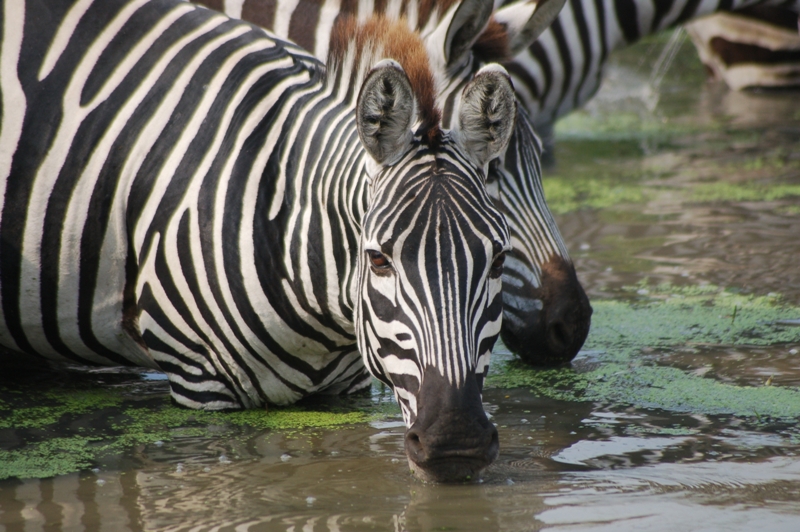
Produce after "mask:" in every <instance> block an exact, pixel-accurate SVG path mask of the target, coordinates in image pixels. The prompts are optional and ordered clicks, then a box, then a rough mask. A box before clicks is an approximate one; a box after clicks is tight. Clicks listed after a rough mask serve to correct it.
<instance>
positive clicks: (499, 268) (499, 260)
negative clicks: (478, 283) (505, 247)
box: [489, 252, 506, 279]
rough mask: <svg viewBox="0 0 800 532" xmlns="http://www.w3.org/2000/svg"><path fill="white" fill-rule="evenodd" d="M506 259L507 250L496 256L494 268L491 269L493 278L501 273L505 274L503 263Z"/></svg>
mask: <svg viewBox="0 0 800 532" xmlns="http://www.w3.org/2000/svg"><path fill="white" fill-rule="evenodd" d="M505 261H506V254H505V252H503V253H500V254H499V255H498V256H497V257H495V258H494V261H493V262H492V269H491V270H489V277H491V278H492V279H497V278H498V277H500V276H501V275H503V263H504V262H505Z"/></svg>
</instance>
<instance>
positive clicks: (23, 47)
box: [0, 0, 516, 481]
mask: <svg viewBox="0 0 800 532" xmlns="http://www.w3.org/2000/svg"><path fill="white" fill-rule="evenodd" d="M2 5H3V15H2V38H1V39H0V43H2V44H0V46H2V48H0V68H1V70H0V72H1V73H2V77H0V95H2V102H3V106H2V113H3V114H2V127H1V129H0V176H2V179H0V183H2V185H1V186H2V190H1V192H2V194H0V197H2V203H0V206H1V207H2V212H0V237H1V238H0V303H1V304H0V346H2V348H3V350H2V351H0V352H2V353H3V356H4V357H5V356H10V355H9V353H16V355H15V356H16V357H20V356H21V357H24V358H25V359H26V360H32V361H33V360H36V361H41V360H66V361H70V362H78V363H90V364H100V365H140V366H145V367H151V368H157V369H160V370H162V371H164V372H165V373H166V374H167V377H168V379H169V382H170V390H171V392H170V394H171V397H172V400H173V401H174V402H176V403H177V404H179V405H182V406H186V407H190V408H202V409H210V410H226V409H239V408H256V407H263V406H264V405H267V404H277V405H281V404H290V403H292V402H295V401H297V400H298V399H300V398H302V397H305V396H308V395H310V394H316V393H329V394H340V393H351V392H355V391H358V390H362V389H364V388H366V387H367V386H369V384H370V379H371V377H370V375H372V376H374V377H375V378H377V379H379V380H380V381H382V382H384V383H385V384H387V385H388V386H390V387H391V388H392V389H393V390H394V393H395V396H396V397H397V400H398V404H399V405H400V408H401V411H402V415H403V419H404V422H405V424H406V427H407V430H406V434H405V446H406V452H407V455H408V459H409V464H410V465H411V468H412V470H414V471H415V472H416V474H417V475H418V476H419V477H421V478H424V479H429V480H434V481H452V480H463V479H465V478H475V477H476V475H477V474H478V473H479V472H480V471H481V470H482V469H484V468H485V467H486V466H487V465H488V464H489V463H491V462H492V461H493V460H494V459H495V457H496V456H497V453H498V446H499V443H498V437H497V430H496V428H495V427H494V425H493V424H492V423H491V422H489V420H488V419H487V417H486V414H485V412H484V410H483V407H482V403H481V390H482V386H483V379H484V377H485V375H486V372H487V371H488V367H489V360H490V355H491V350H492V347H493V345H494V343H495V341H496V339H497V337H498V335H499V333H500V328H501V321H502V296H501V293H502V280H501V278H502V274H503V267H504V266H503V263H504V258H505V254H506V252H507V251H508V250H509V249H510V248H511V237H510V235H509V231H508V226H507V224H506V221H505V218H504V216H503V214H502V213H501V212H500V210H498V209H497V208H496V207H495V206H494V203H493V202H492V200H491V198H490V197H489V195H488V193H487V184H486V181H487V173H488V170H489V168H490V167H491V166H492V165H493V164H494V163H493V161H494V160H495V159H496V158H497V157H498V156H499V155H501V154H502V153H503V151H504V150H505V148H506V146H507V145H508V142H509V139H510V137H511V134H512V132H513V130H514V127H515V126H514V124H515V120H516V104H515V99H514V94H513V88H512V86H511V83H510V80H509V78H508V75H507V73H506V71H505V70H504V69H503V68H502V67H501V66H499V65H497V64H487V65H485V66H483V67H482V68H481V69H479V70H478V71H477V72H476V73H475V75H474V76H473V78H472V79H471V80H470V81H469V82H468V83H466V84H465V86H464V90H463V92H462V95H461V98H460V99H459V101H458V102H457V107H456V108H454V109H453V116H454V123H453V127H452V128H443V127H442V125H441V120H440V111H439V109H438V108H437V107H436V91H435V82H434V74H433V71H432V69H431V67H430V62H429V58H428V53H427V51H426V49H425V44H424V43H423V42H422V41H421V40H420V38H419V37H418V36H417V35H416V34H414V33H413V32H411V31H409V30H408V28H407V27H406V26H405V25H404V24H401V23H397V22H393V21H391V20H388V19H387V18H381V17H371V18H369V19H367V20H365V21H363V22H357V21H356V20H355V19H353V18H343V19H342V20H340V21H339V22H338V23H337V25H336V26H335V27H334V29H333V30H332V32H331V46H330V53H329V56H328V60H327V67H323V65H321V64H320V63H319V62H318V61H317V60H316V59H314V58H313V57H312V56H311V55H310V54H309V53H308V52H306V51H304V50H303V49H301V48H299V47H297V46H296V45H294V44H292V43H290V42H288V41H285V40H281V39H280V38H277V37H274V36H271V35H269V34H267V33H266V32H264V31H263V30H261V29H259V28H257V27H255V26H253V25H250V24H246V23H243V22H241V21H237V20H232V19H230V18H228V17H225V16H224V15H222V14H219V13H215V12H213V11H210V10H208V9H206V8H202V7H199V6H196V5H193V4H189V3H186V2H183V1H181V0H76V1H67V0H47V1H44V2H43V1H41V0H26V1H25V2H22V1H19V0H4V1H3V4H2ZM485 11H486V10H485V9H484V3H482V2H480V1H478V0H463V2H461V3H460V4H459V5H458V7H457V9H455V10H454V11H451V12H449V15H448V18H447V19H446V20H444V21H443V22H442V26H441V28H442V33H441V36H440V38H441V42H440V48H441V50H442V51H443V53H444V54H446V55H450V56H451V57H454V56H455V55H456V54H457V53H460V52H459V51H461V50H468V49H470V47H471V46H472V44H473V43H474V41H475V40H476V39H477V38H478V36H479V31H478V30H479V29H480V28H482V27H483V25H484V20H485V19H486V17H487V15H486V13H485ZM498 37H499V38H501V39H513V38H515V36H514V34H513V31H509V32H503V34H502V35H498Z"/></svg>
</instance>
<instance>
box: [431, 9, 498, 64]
mask: <svg viewBox="0 0 800 532" xmlns="http://www.w3.org/2000/svg"><path fill="white" fill-rule="evenodd" d="M493 9H494V2H493V0H462V2H461V3H460V4H458V6H457V7H456V8H455V9H451V13H449V14H448V15H447V16H446V17H445V18H444V19H442V21H441V22H440V23H439V26H438V27H437V28H436V30H434V32H433V33H432V34H431V38H429V39H426V41H427V42H430V43H435V46H437V47H438V46H441V48H440V49H438V50H432V51H433V55H434V56H438V55H441V56H442V59H444V64H445V65H446V66H451V65H453V64H455V63H457V62H458V60H459V59H461V58H462V57H463V56H464V54H465V53H467V52H468V51H469V50H470V49H471V48H472V45H473V44H475V41H476V40H477V39H478V37H479V36H480V35H481V33H482V32H483V30H484V29H485V28H486V25H487V24H488V23H489V17H490V16H491V15H492V10H493Z"/></svg>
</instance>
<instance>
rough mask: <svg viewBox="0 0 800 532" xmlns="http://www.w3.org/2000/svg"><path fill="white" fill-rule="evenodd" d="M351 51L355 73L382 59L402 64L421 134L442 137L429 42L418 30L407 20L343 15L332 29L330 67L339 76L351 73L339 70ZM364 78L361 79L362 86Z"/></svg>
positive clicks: (432, 139) (430, 137) (427, 138)
mask: <svg viewBox="0 0 800 532" xmlns="http://www.w3.org/2000/svg"><path fill="white" fill-rule="evenodd" d="M349 51H350V52H352V53H354V64H355V65H356V67H355V69H354V72H352V74H355V73H357V72H359V71H363V72H364V73H366V71H367V69H369V68H370V67H371V66H372V65H374V64H375V63H377V62H378V61H380V60H381V59H394V60H395V61H397V62H398V63H400V65H401V66H402V67H403V70H405V72H406V75H407V76H408V79H409V81H410V82H411V88H412V90H413V91H414V95H415V96H416V98H417V111H418V113H419V119H420V122H421V124H420V128H419V129H418V130H417V135H421V136H423V137H424V138H425V139H426V140H427V141H428V142H429V143H435V142H436V141H437V140H438V139H439V136H440V130H439V124H440V119H441V112H440V111H439V109H438V108H437V107H436V89H435V85H434V79H433V73H432V72H431V69H430V65H429V63H428V54H427V51H426V50H425V45H424V44H423V42H422V40H421V39H420V38H419V36H418V35H417V34H416V33H414V32H412V31H411V30H409V29H408V24H407V22H406V21H405V20H399V21H391V20H388V19H386V18H385V17H383V16H374V17H371V18H370V19H368V20H367V21H365V22H363V23H360V24H359V22H358V21H357V20H356V19H355V18H353V17H349V16H348V17H339V19H338V20H337V21H336V24H335V25H334V27H333V31H332V32H331V40H330V46H329V50H328V61H327V64H328V68H329V69H330V70H331V71H333V72H337V73H338V75H345V76H347V75H348V73H341V72H339V71H340V70H341V68H342V66H343V63H344V60H345V56H346V55H347V54H348V52H349ZM364 63H366V64H364ZM361 67H366V68H363V69H362V68H361ZM362 81H363V79H361V80H358V82H359V85H360V83H361V82H362Z"/></svg>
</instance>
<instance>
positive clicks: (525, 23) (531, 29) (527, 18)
mask: <svg viewBox="0 0 800 532" xmlns="http://www.w3.org/2000/svg"><path fill="white" fill-rule="evenodd" d="M566 2H567V0H523V1H521V2H515V3H513V4H510V5H507V6H504V7H502V8H501V9H498V10H497V11H496V12H495V14H494V19H495V20H496V21H497V22H499V23H500V24H502V25H503V26H504V27H505V29H506V33H507V34H508V47H509V50H510V52H511V56H512V57H513V56H515V55H517V54H518V53H520V52H521V51H522V50H524V49H525V48H527V47H528V46H530V45H531V44H533V42H534V41H535V40H536V39H538V38H539V35H541V34H542V32H543V31H544V30H546V29H547V28H548V26H550V24H552V23H553V21H554V20H555V19H556V18H557V17H558V14H559V13H560V12H561V8H562V7H564V4H566Z"/></svg>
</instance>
